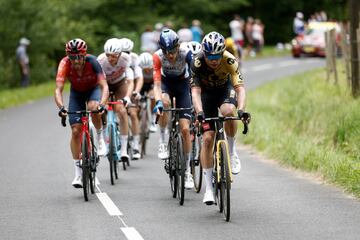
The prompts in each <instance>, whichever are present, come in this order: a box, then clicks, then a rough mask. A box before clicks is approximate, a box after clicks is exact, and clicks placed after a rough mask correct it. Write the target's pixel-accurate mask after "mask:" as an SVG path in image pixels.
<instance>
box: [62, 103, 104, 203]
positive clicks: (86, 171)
mask: <svg viewBox="0 0 360 240" xmlns="http://www.w3.org/2000/svg"><path fill="white" fill-rule="evenodd" d="M93 113H99V111H97V110H96V111H89V110H81V111H72V112H67V114H81V123H82V128H81V135H80V136H81V138H80V149H81V160H80V167H81V169H82V182H83V193H84V199H85V201H88V200H89V192H91V193H92V194H94V193H95V177H96V166H97V164H98V162H99V160H100V158H99V156H98V154H97V150H96V146H95V144H94V132H93V131H92V130H90V127H89V122H90V121H91V117H90V114H93ZM61 123H62V125H63V126H64V127H66V117H62V119H61Z"/></svg>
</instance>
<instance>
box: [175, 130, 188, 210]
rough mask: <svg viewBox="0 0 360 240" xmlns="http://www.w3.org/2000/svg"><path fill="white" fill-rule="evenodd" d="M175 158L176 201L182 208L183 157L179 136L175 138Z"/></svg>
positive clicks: (183, 195) (183, 190) (181, 141)
mask: <svg viewBox="0 0 360 240" xmlns="http://www.w3.org/2000/svg"><path fill="white" fill-rule="evenodd" d="M176 139H177V146H178V147H177V150H178V151H177V153H178V154H177V158H176V175H177V179H178V199H179V204H180V205H181V206H182V205H183V204H184V199H185V168H186V165H185V157H184V149H183V140H182V137H181V135H180V134H178V136H177V138H176Z"/></svg>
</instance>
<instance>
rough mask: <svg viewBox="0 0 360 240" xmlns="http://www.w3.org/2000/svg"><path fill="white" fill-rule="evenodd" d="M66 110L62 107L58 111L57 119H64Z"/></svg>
mask: <svg viewBox="0 0 360 240" xmlns="http://www.w3.org/2000/svg"><path fill="white" fill-rule="evenodd" d="M67 112H68V110H67V109H66V108H65V107H64V106H62V107H61V108H60V110H59V113H58V114H59V117H62V118H66V116H67Z"/></svg>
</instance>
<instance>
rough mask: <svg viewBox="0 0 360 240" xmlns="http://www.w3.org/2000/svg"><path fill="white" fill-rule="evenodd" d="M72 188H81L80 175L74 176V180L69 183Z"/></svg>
mask: <svg viewBox="0 0 360 240" xmlns="http://www.w3.org/2000/svg"><path fill="white" fill-rule="evenodd" d="M71 184H72V185H73V187H74V188H82V187H83V185H82V177H81V176H75V178H74V180H73V181H72V183H71Z"/></svg>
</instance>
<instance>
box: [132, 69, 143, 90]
mask: <svg viewBox="0 0 360 240" xmlns="http://www.w3.org/2000/svg"><path fill="white" fill-rule="evenodd" d="M135 72H136V73H137V74H136V75H137V76H138V77H137V78H136V80H135V82H136V84H135V86H134V91H135V92H138V93H139V92H140V91H141V88H142V87H143V85H144V78H143V74H142V70H141V68H140V67H139V66H136V67H135V69H134V75H135Z"/></svg>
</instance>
